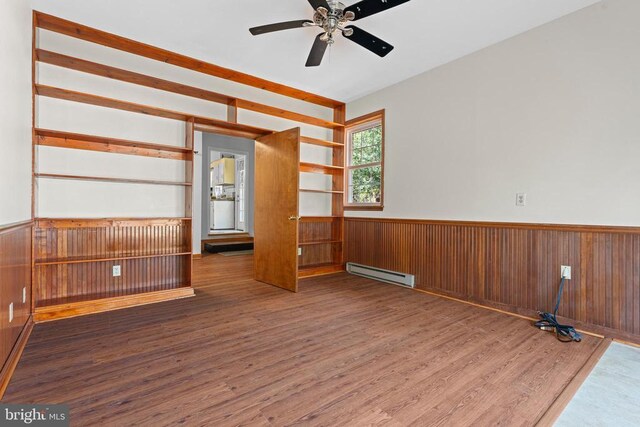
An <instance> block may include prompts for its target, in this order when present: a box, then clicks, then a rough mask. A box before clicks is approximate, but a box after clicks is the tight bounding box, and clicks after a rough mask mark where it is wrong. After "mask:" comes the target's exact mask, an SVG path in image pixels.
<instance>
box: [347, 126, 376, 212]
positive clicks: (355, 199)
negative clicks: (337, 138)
mask: <svg viewBox="0 0 640 427" xmlns="http://www.w3.org/2000/svg"><path fill="white" fill-rule="evenodd" d="M349 135H350V138H349V142H350V150H349V153H350V158H349V184H348V187H349V188H348V190H349V192H348V195H349V198H348V200H349V203H354V204H379V203H380V202H381V200H382V166H381V163H382V125H381V124H380V125H378V126H374V127H369V128H365V129H362V130H356V131H353V132H351V133H350V134H349Z"/></svg>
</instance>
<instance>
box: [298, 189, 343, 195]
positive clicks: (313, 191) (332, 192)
mask: <svg viewBox="0 0 640 427" xmlns="http://www.w3.org/2000/svg"><path fill="white" fill-rule="evenodd" d="M300 192H301V193H320V194H344V191H333V190H312V189H309V188H301V189H300Z"/></svg>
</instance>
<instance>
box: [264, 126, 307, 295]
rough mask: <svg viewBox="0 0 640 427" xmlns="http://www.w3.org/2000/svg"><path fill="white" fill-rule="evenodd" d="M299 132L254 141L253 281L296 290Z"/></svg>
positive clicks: (268, 136) (269, 136)
mask: <svg viewBox="0 0 640 427" xmlns="http://www.w3.org/2000/svg"><path fill="white" fill-rule="evenodd" d="M299 165H300V129H299V128H296V129H291V130H288V131H284V132H279V133H274V134H271V135H267V136H264V137H261V138H259V139H258V140H256V159H255V187H254V188H255V195H254V205H255V211H254V262H255V279H256V280H258V281H260V282H265V283H269V284H270V285H273V286H277V287H279V288H284V289H288V290H290V291H293V292H297V291H298V219H299V218H298V195H299V193H298V191H299V190H298V189H299V180H300V173H299V167H300V166H299Z"/></svg>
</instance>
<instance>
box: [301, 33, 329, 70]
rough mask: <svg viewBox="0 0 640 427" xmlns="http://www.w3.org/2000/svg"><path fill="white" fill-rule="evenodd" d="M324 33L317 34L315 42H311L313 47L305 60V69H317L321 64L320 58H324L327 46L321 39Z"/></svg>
mask: <svg viewBox="0 0 640 427" xmlns="http://www.w3.org/2000/svg"><path fill="white" fill-rule="evenodd" d="M324 34H325V33H321V34H318V36H317V37H316V40H315V41H314V42H313V47H312V48H311V52H310V53H309V58H307V64H306V66H307V67H317V66H318V65H320V63H322V58H323V57H324V52H325V51H326V50H327V46H329V44H328V43H327V42H325V41H323V40H322V39H321V37H322V36H323V35H324Z"/></svg>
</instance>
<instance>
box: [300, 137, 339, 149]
mask: <svg viewBox="0 0 640 427" xmlns="http://www.w3.org/2000/svg"><path fill="white" fill-rule="evenodd" d="M300 142H302V143H305V144H312V145H319V146H321V147H330V148H344V144H340V143H338V142H332V141H325V140H324V139H318V138H311V137H308V136H301V137H300Z"/></svg>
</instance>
